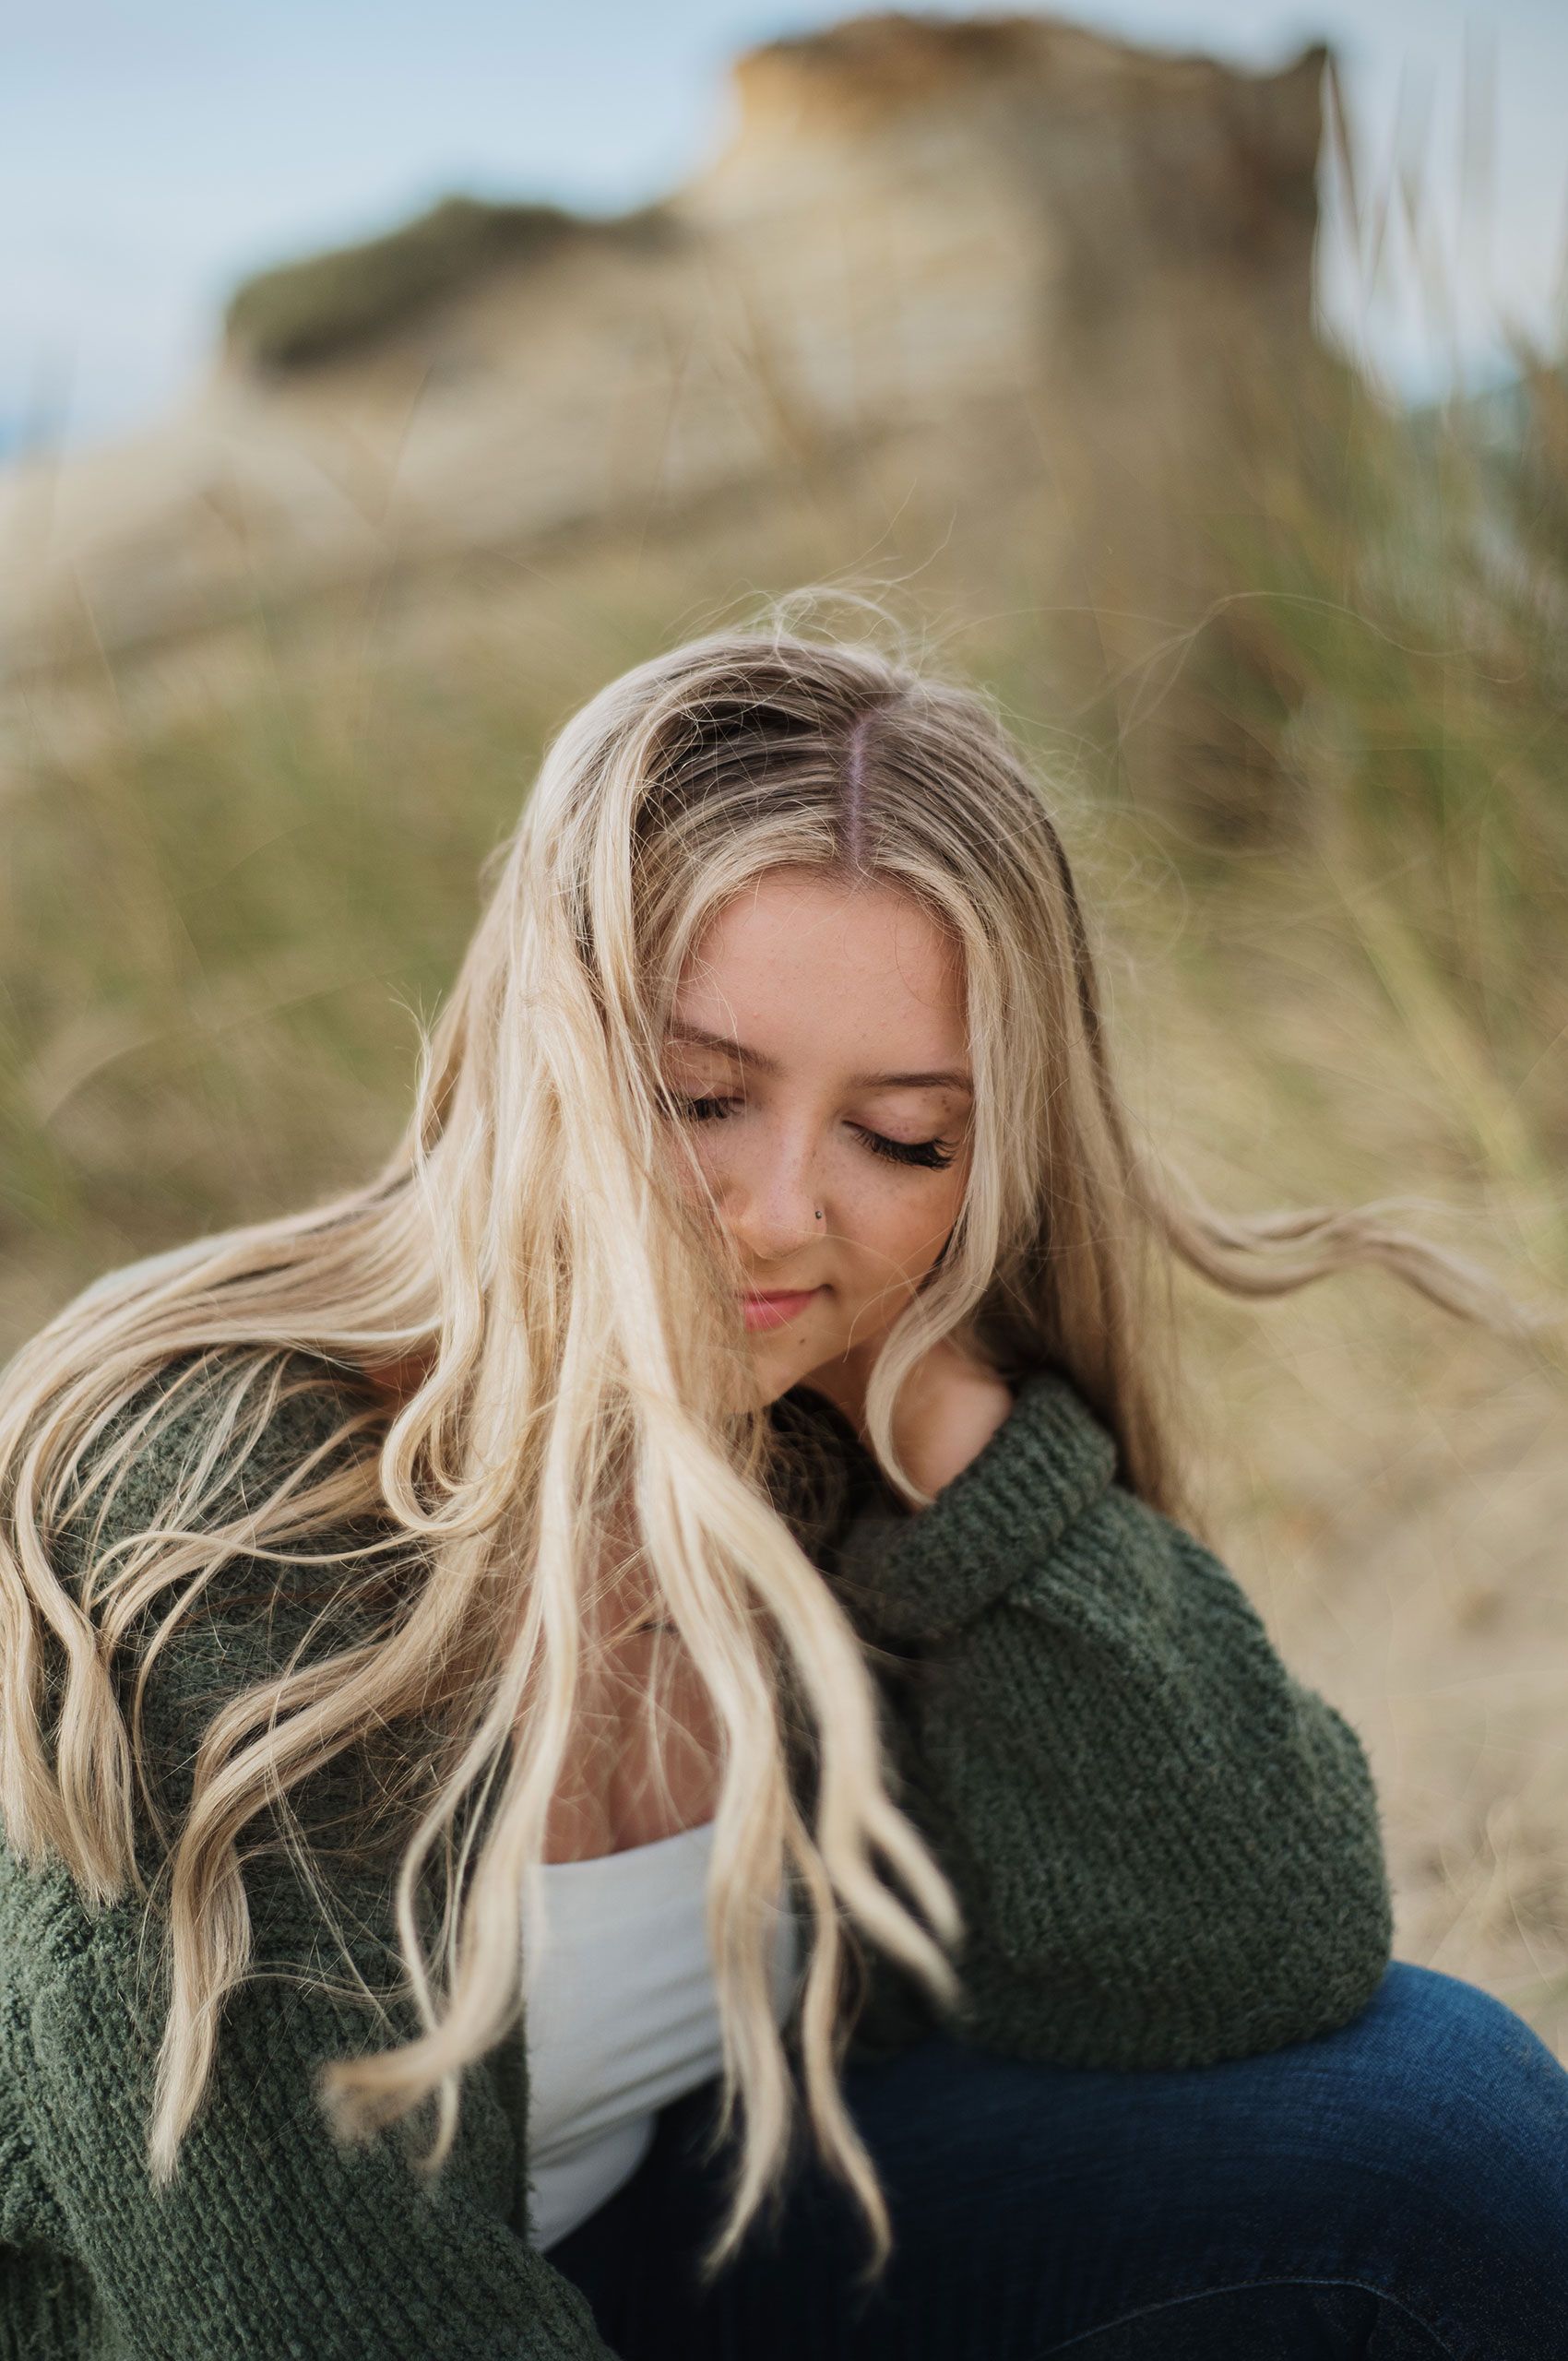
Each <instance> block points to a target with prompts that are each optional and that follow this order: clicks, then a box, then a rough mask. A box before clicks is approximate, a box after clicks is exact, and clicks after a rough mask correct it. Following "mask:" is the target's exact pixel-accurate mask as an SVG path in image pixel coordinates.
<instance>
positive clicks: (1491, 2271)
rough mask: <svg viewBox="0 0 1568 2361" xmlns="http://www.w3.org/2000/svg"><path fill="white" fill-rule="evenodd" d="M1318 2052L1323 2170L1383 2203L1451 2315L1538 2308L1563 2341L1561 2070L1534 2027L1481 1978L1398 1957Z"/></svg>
mask: <svg viewBox="0 0 1568 2361" xmlns="http://www.w3.org/2000/svg"><path fill="white" fill-rule="evenodd" d="M1313 2051H1319V2052H1321V2060H1322V2064H1323V2067H1324V2070H1325V2080H1324V2087H1323V2089H1322V2092H1321V2094H1320V2102H1319V2103H1320V2106H1327V2107H1328V2108H1330V2109H1332V2111H1333V2113H1334V2115H1335V2116H1336V2130H1335V2132H1334V2136H1333V2137H1332V2139H1331V2140H1330V2141H1329V2142H1326V2143H1324V2144H1321V2145H1320V2146H1319V2148H1318V2151H1317V2153H1318V2160H1319V2164H1320V2165H1321V2167H1322V2173H1323V2177H1324V2179H1325V2180H1326V2181H1328V2182H1329V2183H1331V2184H1336V2185H1337V2187H1338V2188H1339V2189H1340V2190H1341V2191H1343V2192H1346V2193H1348V2196H1349V2199H1350V2201H1351V2202H1353V2203H1358V2204H1360V2203H1366V2202H1369V2201H1376V2202H1378V2203H1379V2204H1380V2206H1381V2210H1382V2212H1383V2213H1384V2222H1385V2225H1386V2229H1385V2235H1386V2236H1387V2237H1388V2239H1389V2241H1390V2244H1391V2246H1392V2245H1393V2244H1394V2243H1395V2242H1396V2243H1397V2246H1398V2248H1399V2250H1400V2251H1402V2253H1403V2255H1404V2256H1405V2258H1406V2259H1407V2261H1406V2268H1408V2269H1414V2270H1417V2271H1419V2273H1420V2279H1421V2281H1422V2282H1423V2283H1424V2284H1426V2285H1428V2286H1429V2287H1430V2288H1431V2290H1432V2292H1433V2294H1434V2295H1435V2296H1438V2297H1439V2298H1440V2299H1441V2300H1443V2301H1444V2302H1445V2303H1446V2304H1447V2305H1450V2306H1452V2307H1453V2310H1452V2315H1451V2316H1452V2318H1453V2319H1454V2320H1455V2325H1456V2326H1457V2325H1458V2323H1459V2321H1460V2319H1465V2320H1467V2321H1470V2320H1474V2319H1483V2318H1484V2317H1485V2316H1486V2311H1487V2308H1488V2307H1489V2306H1491V2305H1495V2306H1497V2307H1499V2308H1500V2314H1499V2317H1500V2318H1503V2319H1506V2318H1507V2317H1508V2308H1509V2306H1510V2304H1511V2303H1517V2304H1519V2305H1521V2306H1523V2307H1525V2308H1526V2310H1527V2311H1528V2312H1530V2313H1531V2315H1532V2316H1533V2314H1534V2312H1535V2310H1536V2308H1539V2309H1540V2314H1541V2317H1542V2319H1547V2318H1551V2319H1555V2322H1556V2325H1557V2329H1558V2331H1560V2332H1561V2333H1562V2338H1563V2343H1564V2349H1565V2350H1568V2071H1565V2070H1564V2069H1563V2068H1562V2066H1561V2065H1560V2064H1559V2063H1558V2061H1557V2059H1556V2058H1553V2056H1552V2054H1551V2052H1550V2050H1549V2049H1548V2048H1547V2047H1546V2044H1545V2043H1544V2042H1543V2041H1542V2040H1541V2039H1540V2037H1539V2036H1538V2035H1537V2034H1536V2033H1535V2032H1533V2031H1532V2029H1531V2028H1530V2027H1529V2026H1528V2025H1527V2024H1526V2023H1525V2022H1524V2020H1523V2018H1521V2017H1519V2016H1517V2015H1516V2014H1515V2012H1514V2011H1513V2010H1511V2009H1510V2008H1508V2007H1507V2006H1506V2005H1505V2004H1504V2003H1503V2001H1501V2000H1498V1999H1494V1998H1493V1997H1492V1996H1491V1994H1490V1993H1486V1992H1483V1991H1481V1990H1480V1989H1479V1987H1477V1986H1475V1985H1473V1984H1468V1983H1466V1982H1464V1981H1463V1980H1462V1979H1460V1978H1459V1977H1457V1976H1453V1975H1443V1974H1442V1973H1441V1972H1440V1971H1438V1970H1437V1969H1434V1968H1425V1967H1419V1966H1417V1965H1416V1964H1414V1963H1413V1962H1410V1961H1407V1960H1395V1961H1393V1962H1392V1963H1391V1964H1390V1966H1389V1969H1388V1973H1387V1975H1385V1977H1384V1982H1383V1984H1382V1985H1381V1987H1379V1989H1378V1991H1377V1992H1376V1994H1375V1995H1374V1996H1373V1998H1372V2001H1371V2002H1370V2003H1369V2004H1368V2007H1367V2008H1366V2010H1365V2011H1363V2012H1362V2014H1361V2015H1360V2017H1358V2018H1356V2019H1355V2020H1353V2021H1352V2023H1350V2024H1348V2025H1346V2026H1342V2027H1341V2028H1340V2029H1339V2030H1338V2031H1337V2032H1336V2033H1334V2034H1331V2035H1326V2036H1324V2039H1323V2040H1322V2041H1321V2042H1317V2043H1308V2044H1306V2045H1304V2046H1303V2047H1302V2049H1301V2052H1300V2053H1299V2056H1301V2058H1306V2057H1307V2056H1308V2055H1309V2054H1310V2053H1312V2052H1313ZM1320 2121H1321V2118H1320ZM1379 2190H1381V2191H1382V2192H1383V2195H1382V2197H1381V2199H1374V2195H1373V2193H1374V2192H1377V2191H1379ZM1320 2194H1321V2195H1322V2196H1323V2197H1324V2200H1325V2201H1327V2202H1329V2203H1331V2204H1332V2203H1333V2202H1334V2201H1335V2200H1334V2198H1333V2196H1332V2195H1331V2194H1330V2192H1329V2190H1327V2189H1324V2190H1323V2191H1321V2192H1320ZM1509 2349H1513V2348H1512V2347H1510V2348H1509ZM1548 2349H1550V2348H1548Z"/></svg>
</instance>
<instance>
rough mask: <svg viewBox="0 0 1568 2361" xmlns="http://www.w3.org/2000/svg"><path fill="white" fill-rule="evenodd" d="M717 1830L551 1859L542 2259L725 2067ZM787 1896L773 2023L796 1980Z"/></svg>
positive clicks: (541, 2078) (532, 2008) (534, 2159)
mask: <svg viewBox="0 0 1568 2361" xmlns="http://www.w3.org/2000/svg"><path fill="white" fill-rule="evenodd" d="M713 1826H714V1823H713V1822H712V1821H703V1822H702V1824H701V1825H700V1826H699V1827H696V1828H685V1829H682V1830H680V1831H679V1832H678V1833H676V1834H675V1835H673V1836H664V1837H660V1838H659V1840H658V1842H657V1843H655V1844H652V1845H632V1846H630V1847H629V1848H628V1849H627V1850H626V1851H625V1852H623V1853H605V1854H602V1855H600V1857H598V1858H597V1859H595V1860H588V1861H546V1862H544V1863H543V1864H542V1865H541V1872H540V1873H541V1875H542V1876H543V1878H544V1880H545V1892H546V1909H547V1911H548V1913H549V1916H548V1919H547V1922H546V1940H545V1942H544V1944H543V1946H542V1949H541V1951H540V1957H539V1960H538V1962H537V1964H536V1965H535V1968H534V1981H532V1982H531V1983H530V1984H529V1986H528V1987H527V2000H526V2007H525V2011H524V2023H525V2028H526V2037H527V2042H528V2062H529V2119H528V2143H529V2180H530V2182H531V2183H532V2187H533V2227H534V2238H535V2243H536V2245H537V2246H538V2247H539V2248H541V2249H542V2248H547V2247H549V2246H552V2245H553V2243H554V2241H555V2240H556V2239H557V2238H564V2236H566V2233H567V2232H568V2230H575V2229H576V2226H577V2225H578V2223H579V2222H584V2221H586V2220H587V2219H588V2215H589V2214H590V2213H593V2212H594V2211H595V2209H596V2208H597V2207H599V2206H600V2205H602V2204H603V2203H604V2201H605V2200H606V2199H607V2198H610V2197H612V2196H613V2195H614V2193H615V2191H616V2190H617V2189H619V2188H620V2187H621V2186H622V2184H623V2182H624V2181H627V2180H630V2178H631V2177H632V2175H633V2174H634V2173H635V2172H636V2168H637V2166H638V2165H640V2164H641V2162H642V2160H643V2158H644V2156H645V2155H646V2154H647V2151H648V2148H649V2146H650V2145H651V2143H652V2140H653V2118H654V2117H655V2115H656V2114H657V2113H658V2111H659V2108H660V2107H662V2106H668V2104H669V2103H670V2101H671V2099H675V2098H679V2097H680V2096H681V2094H683V2092H685V2091H690V2090H693V2089H695V2087H696V2085H697V2084H698V2083H699V2082H707V2081H709V2080H710V2079H711V2078H712V2077H713V2076H714V2075H716V2074H718V2073H719V2071H720V2070H721V2067H722V2064H723V2051H722V2047H721V2046H720V2041H719V2001H718V1995H717V1993H716V1991H715V1989H714V1982H713V1971H712V1964H711V1962H710V1960H709V1958H708V1950H707V1924H706V1912H707V1870H708V1861H709V1857H710V1856H711V1853H712V1849H713ZM799 1964H800V1929H799V1928H798V1926H797V1925H796V1922H795V1915H794V1913H793V1912H792V1911H791V1910H790V1909H789V1908H787V1907H785V1906H784V1904H783V1901H782V1898H781V1901H780V1910H779V1921H778V1941H777V1942H776V1944H775V1946H774V1949H773V1952H772V1954H771V1958H770V1967H771V1971H772V1972H771V1976H770V1982H771V1985H772V1990H773V2001H774V2022H775V2023H776V2024H780V2025H781V2024H782V2023H783V2022H784V2020H785V2018H786V2017H787V2016H788V2014H789V2012H790V2007H791V2006H792V2004H793V2000H794V1996H795V1992H796V1989H797V1985H798V1981H799Z"/></svg>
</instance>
